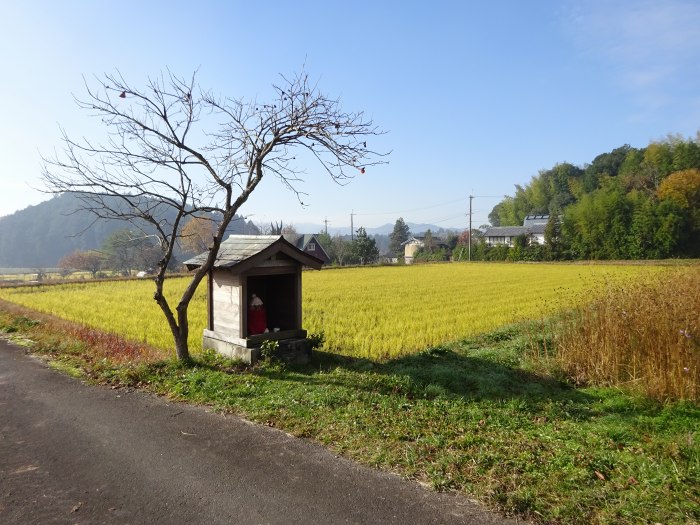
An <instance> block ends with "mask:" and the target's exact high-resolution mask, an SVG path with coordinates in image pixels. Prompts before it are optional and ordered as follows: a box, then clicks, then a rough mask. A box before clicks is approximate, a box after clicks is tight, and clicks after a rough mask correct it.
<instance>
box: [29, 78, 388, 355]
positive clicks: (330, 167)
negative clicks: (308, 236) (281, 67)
mask: <svg viewBox="0 0 700 525" xmlns="http://www.w3.org/2000/svg"><path fill="white" fill-rule="evenodd" d="M76 102H77V105H78V107H79V108H80V109H82V110H84V111H86V112H87V113H88V114H90V115H91V116H94V117H96V118H97V119H99V122H100V123H101V124H103V125H104V126H105V127H106V130H105V131H106V133H105V135H104V138H103V139H99V138H85V139H82V140H75V139H73V138H71V137H70V136H69V135H68V133H67V132H65V131H63V132H62V142H63V146H64V150H63V152H62V153H59V154H57V155H55V156H54V157H51V158H45V159H44V169H43V179H44V183H45V187H46V191H48V192H51V193H57V194H58V193H64V192H72V193H75V195H77V196H78V197H79V198H80V199H81V200H82V205H83V208H84V209H87V210H89V211H91V212H93V213H94V214H95V215H96V216H97V217H107V218H115V219H119V220H123V221H127V222H129V223H130V227H131V228H139V227H142V225H144V224H145V225H147V226H148V228H150V230H149V231H150V232H155V234H154V235H155V236H156V237H157V238H158V247H159V249H160V251H161V258H160V260H159V261H158V264H157V269H156V273H155V279H154V281H155V293H154V299H155V301H156V302H157V303H158V306H159V307H160V309H161V310H162V312H163V314H164V316H165V318H166V320H167V323H168V326H169V328H170V331H171V333H172V336H173V340H174V343H175V351H176V354H177V357H178V358H179V359H180V360H185V361H187V360H189V347H188V337H189V321H188V308H189V305H190V301H191V300H192V297H193V296H194V293H195V291H196V289H197V287H198V286H199V284H200V282H201V281H202V279H203V278H204V277H205V276H206V275H207V273H208V272H209V270H210V269H211V268H212V267H213V265H214V262H215V260H216V257H217V254H218V252H219V247H220V245H221V242H222V240H223V238H224V234H225V232H226V230H227V228H228V226H229V224H230V223H231V221H232V220H233V218H234V215H235V214H236V213H237V212H238V210H239V209H240V208H241V206H243V204H245V202H246V201H247V200H248V198H249V197H250V195H251V194H252V193H253V192H254V191H255V189H256V188H257V187H258V185H259V184H260V183H261V182H262V181H263V179H266V178H269V177H273V178H276V179H277V180H278V181H280V182H281V183H282V184H283V185H284V186H286V187H287V188H289V189H290V190H291V191H293V192H294V193H295V195H297V197H298V198H299V200H300V201H301V196H302V195H303V193H302V192H301V190H300V189H299V187H298V184H299V183H300V182H301V180H302V179H301V176H300V174H301V173H303V171H302V168H300V167H299V165H300V163H301V162H302V161H301V158H300V160H297V157H296V155H298V154H299V153H300V152H301V151H305V152H306V155H304V156H303V159H310V161H315V162H317V163H318V165H319V166H320V168H321V171H323V172H325V173H326V174H327V175H328V176H330V177H331V178H332V179H333V180H335V181H337V182H343V181H347V180H348V179H351V178H352V177H354V176H355V175H356V174H358V173H361V172H364V171H365V169H366V168H367V167H368V166H372V165H375V164H379V163H382V162H384V161H383V160H382V158H381V157H382V154H381V153H378V152H377V151H375V150H373V149H372V138H373V137H375V136H376V135H379V134H381V131H379V130H378V129H377V128H376V127H375V126H374V125H373V123H372V121H371V119H368V118H366V117H365V115H364V114H363V113H362V112H346V111H345V110H344V109H343V108H342V107H341V104H340V102H339V101H338V100H336V99H333V98H329V97H327V96H326V95H324V94H323V93H321V91H320V90H319V89H318V88H317V86H316V85H315V84H313V83H311V82H310V81H309V78H308V75H307V74H306V73H305V72H304V71H302V72H301V73H299V74H296V75H294V76H292V77H290V78H285V77H282V78H281V81H280V82H279V83H278V84H275V85H273V87H272V93H271V96H270V98H269V100H268V101H266V102H264V101H257V100H245V99H237V98H226V97H219V96H215V95H214V94H212V93H211V92H209V91H206V90H203V89H201V88H200V86H199V85H198V84H197V82H196V75H195V74H193V75H192V76H191V77H190V78H182V77H178V76H176V75H174V74H172V73H171V72H169V71H168V72H166V73H163V74H161V75H159V76H156V77H154V78H150V79H148V81H147V82H146V84H145V86H143V87H140V86H137V85H134V84H131V83H129V82H127V80H126V79H125V78H124V77H123V76H122V75H121V74H120V73H117V74H106V75H104V76H103V77H98V78H96V79H95V85H94V86H90V85H87V84H86V94H85V96H84V98H82V99H77V100H76ZM114 197H116V198H117V199H116V200H117V201H118V202H119V203H120V204H119V205H118V206H115V205H114V204H112V203H113V202H114V201H115V199H114ZM206 214H215V215H216V216H217V221H218V222H217V225H216V227H215V229H214V232H213V235H212V238H211V243H209V244H208V245H207V246H208V250H209V253H208V256H207V258H206V260H205V261H204V263H203V264H202V265H201V266H200V267H199V268H198V269H196V270H195V271H194V273H193V274H192V279H191V281H190V282H189V284H188V286H187V287H186V288H185V290H184V292H183V293H182V295H181V296H180V297H179V299H177V300H176V303H175V304H171V303H170V300H169V299H167V298H166V294H165V291H164V287H165V284H166V279H165V273H166V270H167V268H168V265H169V264H170V262H171V260H172V259H173V253H174V250H175V249H176V247H177V246H178V243H179V241H180V238H181V232H182V229H183V227H184V226H185V224H186V223H187V222H188V220H190V218H192V217H197V216H203V215H206ZM144 234H146V232H145V231H144Z"/></svg>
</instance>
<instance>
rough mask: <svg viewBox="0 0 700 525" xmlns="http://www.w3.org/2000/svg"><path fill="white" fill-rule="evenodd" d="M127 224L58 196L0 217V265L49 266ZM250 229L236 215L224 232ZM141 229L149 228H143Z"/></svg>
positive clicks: (74, 199) (97, 243)
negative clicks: (104, 217) (97, 216)
mask: <svg viewBox="0 0 700 525" xmlns="http://www.w3.org/2000/svg"><path fill="white" fill-rule="evenodd" d="M166 218H167V217H166ZM128 226H129V225H128V224H127V223H125V222H123V221H118V220H109V219H96V218H95V216H94V215H93V214H91V213H89V212H87V211H84V210H81V209H80V201H79V200H78V198H77V197H76V196H75V195H73V194H63V195H58V196H56V197H53V198H52V199H50V200H48V201H45V202H42V203H41V204H37V205H36V206H29V207H28V208H25V209H23V210H20V211H18V212H15V213H13V214H12V215H7V216H4V217H0V267H1V268H53V267H56V266H57V265H58V261H59V260H60V259H61V258H62V257H63V256H65V255H68V254H69V253H71V252H73V251H75V250H91V249H96V248H99V247H101V246H102V244H103V243H104V241H105V239H106V238H107V237H108V236H109V235H111V234H112V233H114V232H115V231H117V230H121V229H124V228H127V227H128ZM251 228H253V229H255V227H254V226H252V223H247V222H246V221H245V220H243V219H239V218H236V219H234V221H233V222H232V223H231V226H230V227H229V230H228V233H244V232H245V233H254V232H251V231H250V230H251ZM144 231H146V232H147V233H148V232H151V231H152V230H151V229H150V228H148V227H144Z"/></svg>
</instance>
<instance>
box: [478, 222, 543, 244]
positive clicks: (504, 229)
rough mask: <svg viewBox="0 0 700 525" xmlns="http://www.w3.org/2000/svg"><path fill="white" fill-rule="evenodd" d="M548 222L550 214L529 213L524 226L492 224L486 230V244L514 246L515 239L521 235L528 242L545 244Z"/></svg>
mask: <svg viewBox="0 0 700 525" xmlns="http://www.w3.org/2000/svg"><path fill="white" fill-rule="evenodd" d="M548 222H549V215H528V216H527V217H525V220H524V221H523V225H522V226H492V227H491V228H488V229H487V230H486V231H485V232H484V238H485V239H486V245H487V246H497V245H499V244H505V245H506V246H513V243H514V242H515V239H516V238H517V237H519V236H521V235H525V236H526V237H527V239H528V244H544V243H545V240H544V230H545V228H547V223H548Z"/></svg>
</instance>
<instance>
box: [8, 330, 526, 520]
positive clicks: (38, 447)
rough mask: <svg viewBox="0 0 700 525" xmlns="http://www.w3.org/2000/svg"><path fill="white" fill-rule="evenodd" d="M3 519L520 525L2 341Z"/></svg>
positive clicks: (294, 440) (282, 435) (234, 419)
mask: <svg viewBox="0 0 700 525" xmlns="http://www.w3.org/2000/svg"><path fill="white" fill-rule="evenodd" d="M0 523H2V524H4V525H9V524H34V523H36V524H50V523H60V524H64V523H65V524H93V523H94V524H102V523H104V524H142V523H143V524H161V523H162V524H199V523H201V524H205V523H206V524H208V525H216V524H224V523H225V524H234V523H235V524H296V523H303V524H335V523H357V524H370V523H382V524H393V523H396V524H399V523H400V524H410V523H415V524H423V523H425V524H433V523H435V524H438V523H444V524H453V523H460V524H464V523H467V524H475V525H476V524H484V525H485V524H491V525H495V524H506V523H509V524H513V523H515V522H514V521H510V520H506V519H503V518H501V517H499V516H498V515H495V514H492V513H489V512H486V511H485V510H483V509H482V508H481V507H479V506H478V505H476V504H474V503H472V502H471V501H469V500H467V499H466V498H463V497H460V496H455V495H451V494H438V493H435V492H432V491H430V490H428V489H425V488H424V487H422V486H420V485H418V484H416V483H413V482H410V481H406V480H403V479H401V478H399V477H398V476H395V475H392V474H387V473H382V472H377V471H374V470H371V469H368V468H364V467H361V466H359V465H357V464H355V463H353V462H351V461H349V460H346V459H343V458H338V457H336V456H334V455H333V454H332V453H331V452H329V451H328V450H326V449H324V448H323V447H321V446H319V445H316V444H314V443H311V442H309V441H307V440H303V439H297V438H294V437H291V436H289V435H287V434H285V433H284V432H281V431H279V430H275V429H271V428H268V427H265V426H261V425H256V424H252V423H249V422H247V421H245V420H243V419H240V418H238V417H234V416H224V415H221V414H217V413H213V412H211V411H208V410H206V409H204V408H201V407H193V406H189V405H185V404H179V403H172V402H169V401H167V400H165V399H163V398H159V397H157V396H153V395H149V394H145V393H143V392H139V391H128V390H125V389H117V390H114V389H111V388H109V387H101V386H92V385H86V384H84V383H82V382H80V381H79V380H76V379H73V378H70V377H68V376H66V375H63V374H60V373H58V372H56V371H53V370H51V369H49V368H48V367H47V366H46V365H45V364H44V363H43V362H42V361H40V360H39V359H37V358H35V357H32V356H30V355H27V354H25V352H24V350H23V349H21V348H18V347H16V346H14V345H11V344H8V343H7V342H5V341H3V340H0Z"/></svg>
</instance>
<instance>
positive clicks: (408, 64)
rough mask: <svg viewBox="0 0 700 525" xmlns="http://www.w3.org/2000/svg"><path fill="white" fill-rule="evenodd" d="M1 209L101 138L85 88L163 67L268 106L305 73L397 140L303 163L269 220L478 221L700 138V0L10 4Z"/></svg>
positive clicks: (139, 77) (334, 223) (1, 30)
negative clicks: (603, 156) (562, 184)
mask: <svg viewBox="0 0 700 525" xmlns="http://www.w3.org/2000/svg"><path fill="white" fill-rule="evenodd" d="M0 45H1V47H2V49H3V50H4V53H3V69H2V73H1V74H2V91H0V93H1V94H2V96H1V97H0V115H1V118H0V155H1V156H2V160H3V162H2V168H1V169H0V188H1V189H0V216H2V215H7V214H10V213H13V212H14V211H16V210H18V209H22V208H24V207H26V206H28V205H31V204H36V203H38V202H40V201H42V200H45V199H46V198H48V197H47V195H45V194H42V193H41V192H39V191H37V190H36V189H35V188H40V187H41V182H40V180H39V178H38V175H39V173H40V168H41V157H40V155H41V154H44V155H50V154H51V153H52V152H53V150H54V148H60V142H59V140H58V139H59V125H60V126H62V127H64V128H65V129H66V131H67V132H68V133H69V135H71V136H73V137H81V136H88V137H89V136H91V134H93V133H96V132H97V131H96V129H95V126H96V125H97V123H96V122H95V119H90V118H89V117H88V116H87V115H86V114H81V112H80V111H79V110H78V109H77V108H76V106H75V105H74V103H73V99H72V95H73V94H75V95H78V96H80V95H82V94H83V93H84V88H83V76H85V77H86V78H87V79H88V82H90V77H91V76H92V75H95V74H97V75H99V74H101V73H103V72H113V71H114V70H115V68H118V69H119V70H120V71H121V72H122V74H123V75H124V76H125V78H126V79H127V80H129V82H131V83H133V84H134V85H139V84H142V83H143V82H144V81H145V79H146V78H147V76H148V75H149V74H150V75H154V74H157V73H159V72H160V71H161V70H163V69H164V68H166V67H168V68H170V69H171V70H172V71H174V72H176V73H178V74H181V75H184V76H187V75H189V74H191V72H192V71H193V70H195V69H197V68H198V69H199V74H198V78H199V82H200V84H201V85H202V86H203V87H205V88H207V89H211V90H212V91H214V92H217V93H221V94H223V95H229V96H233V97H250V98H253V97H258V98H264V95H265V94H266V93H267V92H268V89H269V86H270V85H271V84H272V83H273V82H275V81H276V80H277V79H278V78H279V76H278V75H279V74H280V73H283V74H287V75H289V74H293V73H294V72H295V71H298V70H299V69H300V68H301V67H302V65H303V64H305V65H306V66H305V67H306V70H307V72H308V73H309V74H310V76H311V78H312V79H316V80H317V81H318V85H319V88H320V90H321V91H323V92H324V93H325V94H327V95H329V96H332V97H339V98H340V99H341V101H342V104H343V106H344V108H345V109H347V110H350V111H356V110H363V111H365V112H366V113H367V114H368V115H369V116H371V117H372V118H373V120H374V122H375V123H376V124H377V125H379V126H380V127H381V128H383V129H384V130H386V131H387V132H388V133H387V134H386V135H384V136H382V137H381V138H380V139H378V140H377V144H376V145H375V146H376V147H377V148H378V149H382V150H392V153H391V156H390V158H389V164H387V165H384V166H378V167H374V168H372V169H371V170H368V171H367V173H366V174H365V175H359V174H358V176H357V177H356V178H355V179H354V180H353V181H352V182H351V183H350V184H349V185H347V186H342V187H341V186H338V185H335V184H334V183H332V182H331V181H330V180H328V178H327V177H326V176H324V174H323V173H322V171H321V169H319V166H317V165H313V164H308V165H303V166H300V168H302V169H304V170H305V171H306V175H305V176H304V178H305V183H304V185H303V186H302V187H301V189H302V190H303V191H305V192H306V193H308V197H306V198H304V202H305V203H306V204H307V205H306V206H305V207H303V208H302V207H301V206H300V205H299V204H298V201H297V200H296V199H295V198H294V196H293V195H292V194H291V193H290V192H289V191H288V190H286V189H285V188H284V187H283V186H282V185H281V184H280V183H279V182H277V181H276V180H275V179H273V178H268V179H265V180H264V181H263V183H262V185H261V186H260V187H259V188H258V190H256V193H255V194H254V195H253V197H252V198H251V199H250V201H249V202H248V203H247V204H246V205H245V206H244V208H243V209H242V210H241V212H242V213H243V214H244V215H246V216H248V217H249V218H250V219H252V220H253V221H255V222H261V223H262V222H269V221H271V220H282V221H284V222H285V223H293V224H302V223H316V224H320V223H321V222H322V221H323V219H324V218H326V217H327V218H328V220H329V221H330V227H341V226H348V225H349V221H350V213H351V212H352V211H354V212H355V213H356V214H357V216H356V218H355V226H356V227H357V226H358V225H364V226H366V227H374V226H379V225H381V224H384V223H387V222H390V223H393V222H394V221H395V220H396V218H397V217H399V216H403V217H404V218H405V219H406V220H407V221H411V222H431V223H435V224H438V225H441V226H445V227H463V226H465V225H466V220H467V218H466V211H467V206H468V195H469V194H470V193H471V194H473V195H476V196H478V197H477V198H475V200H474V218H473V221H474V224H475V225H479V224H483V223H485V222H487V215H488V213H489V211H490V210H491V208H492V207H493V205H494V204H495V203H496V202H498V201H499V200H500V197H501V196H503V195H506V194H512V193H513V191H514V185H515V184H521V185H523V184H526V183H527V182H528V181H529V180H530V178H531V177H532V176H533V175H536V174H537V173H538V171H539V170H541V169H548V168H550V167H552V166H553V165H554V164H555V163H557V162H565V161H566V162H572V163H574V164H577V165H583V164H585V163H587V162H590V161H592V160H593V158H594V157H595V156H596V155H597V154H599V153H603V152H606V151H610V150H612V149H614V148H616V147H618V146H621V145H623V144H630V145H632V146H636V147H643V146H646V145H647V144H648V143H649V142H650V141H652V140H657V139H661V138H663V137H665V136H666V135H667V134H668V133H674V134H675V133H678V134H681V135H683V136H685V137H693V138H695V136H696V133H697V132H698V129H700V68H698V64H700V2H697V1H690V0H667V1H658V2H652V1H643V0H640V1H576V0H571V1H567V0H564V1H560V2H548V1H539V2H522V1H489V2H468V1H455V2H449V1H436V0H435V1H432V2H412V1H402V2H390V1H386V2H381V1H376V0H375V1H368V2H365V1H353V2H348V1H345V2H332V1H330V0H326V1H305V0H300V1H295V2H287V1H270V2H250V1H244V2H242V1H241V2H239V1H228V2H207V1H201V2H196V3H195V2H177V1H169V2H156V1H153V2H132V1H128V0H120V1H111V2H99V1H94V2H83V1H70V0H69V1H63V2H48V1H47V2H39V1H35V2H20V1H16V2H12V1H5V2H3V3H2V4H1V5H0Z"/></svg>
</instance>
